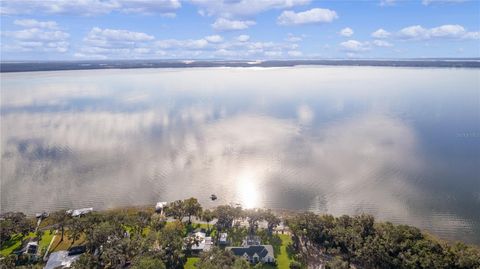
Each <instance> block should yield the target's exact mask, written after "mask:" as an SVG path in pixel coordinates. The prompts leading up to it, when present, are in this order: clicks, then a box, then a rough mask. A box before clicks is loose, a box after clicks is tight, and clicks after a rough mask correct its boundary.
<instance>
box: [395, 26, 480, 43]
mask: <svg viewBox="0 0 480 269" xmlns="http://www.w3.org/2000/svg"><path fill="white" fill-rule="evenodd" d="M477 35H478V33H476V32H467V31H466V30H465V28H464V27H463V26H461V25H458V24H445V25H441V26H438V27H434V28H430V29H427V28H424V27H422V26H420V25H413V26H409V27H405V28H403V29H401V30H400V31H399V32H398V36H399V37H400V38H402V39H413V40H427V39H434V38H446V39H469V38H472V37H473V38H474V39H475V36H477Z"/></svg>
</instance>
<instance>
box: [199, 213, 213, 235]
mask: <svg viewBox="0 0 480 269" xmlns="http://www.w3.org/2000/svg"><path fill="white" fill-rule="evenodd" d="M214 218H215V214H214V213H213V212H212V211H211V210H209V209H207V210H204V211H203V213H202V220H203V221H205V222H207V229H208V231H210V225H209V223H210V221H212V220H213V219H214Z"/></svg>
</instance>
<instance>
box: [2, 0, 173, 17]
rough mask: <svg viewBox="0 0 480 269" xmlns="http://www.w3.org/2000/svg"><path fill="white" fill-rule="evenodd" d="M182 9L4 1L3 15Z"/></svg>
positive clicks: (112, 2) (81, 0) (142, 1)
mask: <svg viewBox="0 0 480 269" xmlns="http://www.w3.org/2000/svg"><path fill="white" fill-rule="evenodd" d="M180 7H181V3H180V1H179V0H156V1H147V0H57V1H30V0H16V1H2V14H10V15H11V14H38V13H41V14H75V15H87V16H90V15H99V14H108V13H111V12H123V13H140V14H154V13H155V14H166V15H167V16H168V14H171V13H172V12H173V11H175V10H176V9H178V8H180Z"/></svg>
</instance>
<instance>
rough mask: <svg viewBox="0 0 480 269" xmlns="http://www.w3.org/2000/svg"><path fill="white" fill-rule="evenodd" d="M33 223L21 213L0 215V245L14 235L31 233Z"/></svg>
mask: <svg viewBox="0 0 480 269" xmlns="http://www.w3.org/2000/svg"><path fill="white" fill-rule="evenodd" d="M33 227H34V225H33V222H32V221H31V220H29V219H27V216H26V215H25V214H24V213H21V212H6V213H4V214H1V215H0V245H3V244H4V243H5V242H6V241H8V240H10V238H11V237H12V236H13V235H15V234H21V235H22V236H25V235H27V234H28V233H29V232H31V231H33V229H34V228H33Z"/></svg>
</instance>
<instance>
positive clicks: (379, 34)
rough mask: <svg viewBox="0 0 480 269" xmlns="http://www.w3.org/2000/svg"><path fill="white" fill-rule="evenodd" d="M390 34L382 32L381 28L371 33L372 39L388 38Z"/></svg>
mask: <svg viewBox="0 0 480 269" xmlns="http://www.w3.org/2000/svg"><path fill="white" fill-rule="evenodd" d="M390 35H391V34H390V33H389V32H388V31H385V30H383V29H382V28H380V29H378V30H377V31H375V32H373V33H372V37H374V38H378V39H381V38H388V37H389V36H390Z"/></svg>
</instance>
